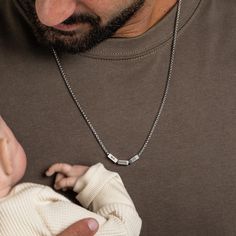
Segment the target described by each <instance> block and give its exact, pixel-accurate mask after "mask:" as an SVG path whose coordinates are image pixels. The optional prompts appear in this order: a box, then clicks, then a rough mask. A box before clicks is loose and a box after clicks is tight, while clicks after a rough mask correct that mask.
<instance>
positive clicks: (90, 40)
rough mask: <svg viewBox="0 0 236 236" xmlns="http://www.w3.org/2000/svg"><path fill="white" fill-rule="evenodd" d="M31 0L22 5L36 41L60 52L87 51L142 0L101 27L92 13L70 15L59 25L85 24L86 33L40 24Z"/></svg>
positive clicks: (134, 9)
mask: <svg viewBox="0 0 236 236" xmlns="http://www.w3.org/2000/svg"><path fill="white" fill-rule="evenodd" d="M34 2H35V1H34V0H22V1H19V3H20V4H21V5H22V7H23V9H24V11H25V14H26V16H27V18H28V20H29V21H30V23H31V27H32V30H33V32H34V35H35V37H36V39H37V41H38V42H39V43H40V44H43V45H45V46H47V47H53V48H55V49H56V50H58V51H60V52H67V53H72V54H76V53H81V52H85V51H88V50H90V49H91V48H93V47H95V46H96V45H98V44H99V43H101V42H102V41H104V40H106V39H108V38H110V37H112V36H113V35H114V34H115V33H116V32H117V30H118V29H120V28H121V27H122V26H124V25H125V24H126V22H127V21H128V20H130V19H131V18H132V17H133V16H134V15H135V14H136V12H137V11H138V10H139V9H141V8H142V6H143V5H144V2H145V0H135V2H133V3H132V4H131V5H130V6H128V7H126V8H125V9H123V10H122V11H120V12H119V13H118V14H117V15H116V16H113V18H112V19H110V20H109V21H108V22H107V23H106V24H105V25H104V26H102V25H101V17H100V16H95V15H91V14H82V13H81V14H78V15H72V16H71V17H69V18H68V19H66V20H65V21H64V22H62V24H64V25H72V24H77V23H84V24H88V25H89V26H90V27H89V29H88V30H87V32H82V31H81V30H79V29H78V30H74V31H62V30H58V29H55V28H53V27H48V26H45V25H43V24H42V23H41V22H40V21H39V19H38V16H37V13H36V10H35V3H34Z"/></svg>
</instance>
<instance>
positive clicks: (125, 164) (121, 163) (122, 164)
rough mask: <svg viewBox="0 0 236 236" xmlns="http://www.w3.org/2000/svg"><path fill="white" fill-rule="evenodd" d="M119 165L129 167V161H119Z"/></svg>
mask: <svg viewBox="0 0 236 236" xmlns="http://www.w3.org/2000/svg"><path fill="white" fill-rule="evenodd" d="M117 164H118V165H121V166H128V165H129V161H127V160H118V163H117Z"/></svg>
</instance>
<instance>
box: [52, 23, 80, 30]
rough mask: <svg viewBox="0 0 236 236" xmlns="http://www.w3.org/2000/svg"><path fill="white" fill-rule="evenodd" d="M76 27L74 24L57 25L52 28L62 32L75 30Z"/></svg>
mask: <svg viewBox="0 0 236 236" xmlns="http://www.w3.org/2000/svg"><path fill="white" fill-rule="evenodd" d="M77 27H78V25H77V24H74V25H65V24H59V25H55V26H53V28H55V29H58V30H62V31H73V30H76V29H77Z"/></svg>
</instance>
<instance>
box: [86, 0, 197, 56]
mask: <svg viewBox="0 0 236 236" xmlns="http://www.w3.org/2000/svg"><path fill="white" fill-rule="evenodd" d="M200 2H201V0H183V2H182V8H181V15H180V26H179V30H181V29H182V28H183V27H184V26H185V25H186V24H187V23H188V22H189V20H190V19H191V18H192V17H193V16H194V13H195V12H196V10H197V8H198V7H199V5H200ZM176 11H177V4H176V5H175V6H174V7H173V8H172V9H171V10H170V11H169V13H168V14H167V15H166V16H165V17H164V18H163V19H162V20H160V21H159V22H158V23H157V24H155V25H154V26H153V27H152V28H150V29H149V30H148V31H146V32H145V33H144V34H142V35H141V36H138V37H134V38H110V39H107V40H106V41H104V42H102V43H100V44H99V45H98V46H96V47H94V48H93V49H91V50H90V51H88V52H86V53H83V55H84V56H88V57H99V58H101V57H103V58H107V59H109V58H114V57H115V58H126V57H127V58H130V57H136V56H139V55H142V54H147V53H149V52H150V51H152V50H153V49H155V48H157V47H159V46H161V45H163V44H164V43H165V42H168V41H169V40H170V39H171V38H172V36H173V28H174V23H175V17H176Z"/></svg>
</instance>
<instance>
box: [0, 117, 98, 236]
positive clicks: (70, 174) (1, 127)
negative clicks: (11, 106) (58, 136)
mask: <svg viewBox="0 0 236 236" xmlns="http://www.w3.org/2000/svg"><path fill="white" fill-rule="evenodd" d="M26 164H27V160H26V154H25V152H24V150H23V148H22V146H21V145H20V143H19V142H18V141H17V139H16V138H15V136H14V134H13V133H12V131H11V130H10V128H9V127H8V126H7V124H6V122H5V121H4V120H3V119H2V117H1V116H0V198H3V197H6V196H7V195H8V194H9V192H10V190H11V189H12V187H14V186H15V185H16V184H17V183H18V182H19V181H20V180H21V179H22V177H23V176H24V173H25V170H26ZM87 170H88V167H87V166H82V165H69V164H66V163H55V164H53V165H51V166H50V167H49V168H48V170H47V171H46V173H45V174H46V175H47V176H49V177H50V176H52V175H54V174H56V178H55V183H54V188H55V189H56V190H67V189H72V188H73V186H74V185H75V183H76V180H77V179H78V178H79V177H80V176H82V175H84V174H85V173H86V171H87ZM94 223H95V224H94ZM88 226H90V228H91V229H93V230H91V229H90V228H88ZM81 230H82V232H81ZM96 231H97V223H96V222H94V221H93V220H92V219H85V220H84V221H81V222H79V223H78V224H76V227H74V225H72V226H71V227H69V228H68V229H67V231H66V233H64V232H63V233H61V234H60V235H59V236H64V235H68V233H69V235H72V236H73V235H75V236H76V235H81V234H82V233H85V235H94V233H95V232H96Z"/></svg>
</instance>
